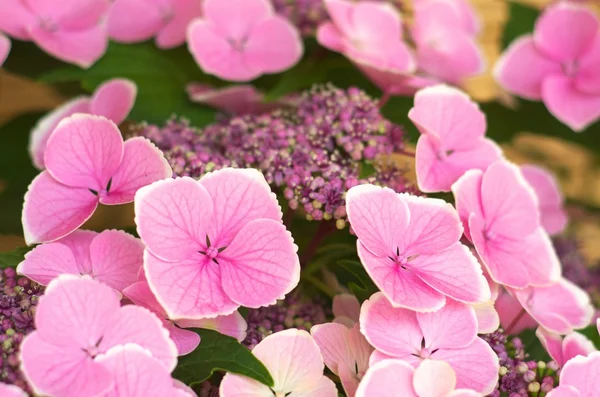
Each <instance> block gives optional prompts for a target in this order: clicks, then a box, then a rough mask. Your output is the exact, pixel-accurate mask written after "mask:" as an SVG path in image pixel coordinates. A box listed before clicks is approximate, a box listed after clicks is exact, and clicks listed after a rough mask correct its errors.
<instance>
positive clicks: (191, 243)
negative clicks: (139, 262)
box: [132, 163, 213, 260]
mask: <svg viewBox="0 0 600 397" xmlns="http://www.w3.org/2000/svg"><path fill="white" fill-rule="evenodd" d="M132 165H133V163H132ZM135 214H136V216H135V223H136V225H137V231H138V233H139V235H140V237H141V238H142V241H143V242H144V244H146V247H147V249H148V250H149V251H150V252H152V254H154V255H156V256H157V257H159V258H163V259H166V260H179V259H185V258H188V257H190V256H195V255H196V254H197V253H198V251H200V250H202V249H204V248H205V244H206V243H205V242H206V236H207V232H208V228H209V223H210V222H211V219H212V216H213V201H212V200H211V198H210V196H209V194H208V192H207V191H206V189H205V188H204V187H202V186H201V185H200V184H199V183H198V182H197V181H195V180H194V179H192V178H188V177H184V178H177V179H166V180H163V181H159V182H154V183H153V184H151V185H148V186H145V187H143V188H141V189H139V190H138V191H137V193H136V196H135Z"/></svg>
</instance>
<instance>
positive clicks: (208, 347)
mask: <svg viewBox="0 0 600 397" xmlns="http://www.w3.org/2000/svg"><path fill="white" fill-rule="evenodd" d="M193 331H194V332H196V333H198V335H200V337H201V338H202V341H201V342H200V345H199V346H198V347H197V348H196V350H194V351H193V352H192V353H190V354H187V355H185V356H182V357H180V358H179V363H178V364H177V368H175V371H174V372H173V376H174V377H175V378H177V379H179V380H180V381H182V382H184V383H185V384H187V385H194V384H197V383H199V382H202V381H203V380H206V379H208V378H209V377H210V376H211V375H212V374H213V372H215V371H227V372H233V373H236V374H239V375H244V376H247V377H249V378H252V379H255V380H257V381H259V382H261V383H264V384H265V385H267V386H273V378H272V377H271V374H270V373H269V371H268V370H267V368H266V367H265V366H264V365H263V363H261V362H260V361H259V360H258V359H257V358H256V357H254V355H253V354H252V353H251V352H250V350H248V348H246V347H245V346H242V345H241V344H240V343H239V342H238V341H237V340H235V339H234V338H232V337H230V336H226V335H222V334H220V333H218V332H216V331H212V330H208V329H194V330H193Z"/></svg>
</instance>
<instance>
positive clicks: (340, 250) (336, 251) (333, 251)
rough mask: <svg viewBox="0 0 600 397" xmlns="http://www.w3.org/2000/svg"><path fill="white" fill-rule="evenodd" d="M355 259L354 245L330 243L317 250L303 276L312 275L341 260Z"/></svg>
mask: <svg viewBox="0 0 600 397" xmlns="http://www.w3.org/2000/svg"><path fill="white" fill-rule="evenodd" d="M348 258H356V244H350V243H338V242H335V243H331V244H325V245H323V246H321V247H319V249H318V250H317V252H316V254H315V257H314V259H313V260H312V261H311V262H310V263H309V264H308V266H306V268H305V269H303V273H304V274H312V273H314V272H316V271H317V270H319V269H321V268H323V267H325V266H327V265H328V264H331V263H336V262H337V261H339V260H341V259H348Z"/></svg>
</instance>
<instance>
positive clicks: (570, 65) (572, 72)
mask: <svg viewBox="0 0 600 397" xmlns="http://www.w3.org/2000/svg"><path fill="white" fill-rule="evenodd" d="M561 68H562V71H563V73H564V74H565V75H567V77H575V76H576V75H577V73H578V72H579V62H577V61H569V62H565V63H563V64H562V65H561Z"/></svg>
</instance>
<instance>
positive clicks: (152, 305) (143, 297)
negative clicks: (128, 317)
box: [123, 281, 167, 318]
mask: <svg viewBox="0 0 600 397" xmlns="http://www.w3.org/2000/svg"><path fill="white" fill-rule="evenodd" d="M123 295H125V296H126V297H127V298H128V299H129V300H131V301H132V302H133V303H134V304H136V305H138V306H142V307H145V308H146V309H148V310H150V311H151V312H153V313H154V314H156V316H157V317H159V318H166V317H167V313H165V309H163V307H162V306H161V305H160V303H158V301H157V300H156V297H155V296H154V294H153V293H152V291H151V290H150V286H148V282H147V281H137V282H135V283H133V284H131V285H130V286H128V287H127V288H125V289H123Z"/></svg>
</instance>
